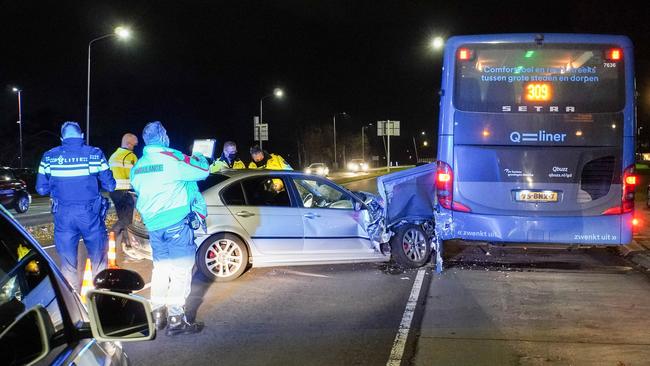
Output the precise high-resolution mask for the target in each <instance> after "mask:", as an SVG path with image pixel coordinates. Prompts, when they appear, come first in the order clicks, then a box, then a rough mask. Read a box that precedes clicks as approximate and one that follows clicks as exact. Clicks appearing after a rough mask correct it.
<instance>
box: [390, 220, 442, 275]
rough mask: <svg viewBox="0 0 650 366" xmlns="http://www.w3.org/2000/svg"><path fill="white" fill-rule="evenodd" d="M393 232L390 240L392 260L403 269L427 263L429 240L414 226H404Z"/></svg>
mask: <svg viewBox="0 0 650 366" xmlns="http://www.w3.org/2000/svg"><path fill="white" fill-rule="evenodd" d="M394 230H395V235H393V237H392V238H391V239H390V252H391V257H392V259H393V260H394V261H395V262H396V263H397V264H398V265H400V266H402V267H404V268H417V267H421V266H423V265H424V264H426V263H427V261H428V260H429V258H430V256H431V250H432V248H431V243H430V238H428V237H427V234H426V233H425V232H424V230H423V229H422V226H420V225H416V224H404V225H401V226H399V227H397V228H395V229H394Z"/></svg>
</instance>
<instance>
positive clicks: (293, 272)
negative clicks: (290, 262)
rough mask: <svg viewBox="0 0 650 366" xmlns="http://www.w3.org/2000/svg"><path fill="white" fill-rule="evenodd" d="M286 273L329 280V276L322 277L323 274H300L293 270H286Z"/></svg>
mask: <svg viewBox="0 0 650 366" xmlns="http://www.w3.org/2000/svg"><path fill="white" fill-rule="evenodd" d="M285 272H286V273H289V274H294V275H298V276H307V277H318V278H329V276H327V275H322V274H317V273H307V272H300V271H293V270H290V269H288V270H285Z"/></svg>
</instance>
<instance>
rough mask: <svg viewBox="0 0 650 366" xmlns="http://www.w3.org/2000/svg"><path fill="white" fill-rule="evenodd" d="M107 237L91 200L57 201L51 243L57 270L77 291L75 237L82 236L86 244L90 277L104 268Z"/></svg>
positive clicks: (78, 272) (76, 242) (78, 273)
mask: <svg viewBox="0 0 650 366" xmlns="http://www.w3.org/2000/svg"><path fill="white" fill-rule="evenodd" d="M107 236H108V235H107V232H106V224H105V223H104V221H103V220H102V219H101V218H100V217H99V211H98V208H97V207H96V204H95V203H93V202H88V203H74V204H70V203H59V205H58V208H57V211H56V212H55V213H54V244H55V246H56V251H57V253H58V255H59V259H60V262H61V272H62V273H63V276H64V277H65V279H66V280H68V282H69V283H70V284H71V285H72V287H73V288H74V289H76V290H77V291H78V290H79V289H80V287H81V276H80V274H81V273H80V272H81V271H79V269H78V268H77V255H78V249H79V239H80V238H83V240H84V244H85V245H86V251H87V252H88V258H90V263H91V265H92V271H93V278H94V276H95V275H96V274H97V273H99V272H100V271H102V270H103V269H105V268H106V264H107V259H106V255H107V253H106V252H107V250H108V237H107ZM82 271H83V269H82Z"/></svg>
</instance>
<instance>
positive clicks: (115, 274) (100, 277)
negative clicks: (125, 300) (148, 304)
mask: <svg viewBox="0 0 650 366" xmlns="http://www.w3.org/2000/svg"><path fill="white" fill-rule="evenodd" d="M93 283H94V285H95V288H97V289H103V290H110V291H116V292H122V293H126V294H129V293H131V292H133V291H138V290H142V289H143V288H144V280H143V279H142V276H140V275H139V274H138V273H137V272H135V271H131V270H129V269H123V268H109V269H105V270H103V271H101V272H99V273H98V274H97V276H95V279H94V280H93Z"/></svg>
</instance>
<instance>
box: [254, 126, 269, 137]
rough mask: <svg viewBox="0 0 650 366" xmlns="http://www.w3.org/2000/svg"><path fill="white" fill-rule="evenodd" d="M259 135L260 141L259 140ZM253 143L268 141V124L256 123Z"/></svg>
mask: <svg viewBox="0 0 650 366" xmlns="http://www.w3.org/2000/svg"><path fill="white" fill-rule="evenodd" d="M260 135H261V137H262V138H261V139H260ZM254 139H255V141H269V124H268V123H258V124H256V125H255V138H254Z"/></svg>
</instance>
